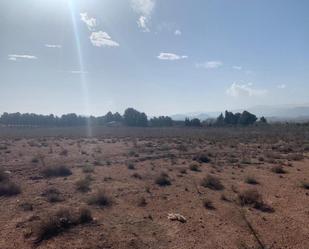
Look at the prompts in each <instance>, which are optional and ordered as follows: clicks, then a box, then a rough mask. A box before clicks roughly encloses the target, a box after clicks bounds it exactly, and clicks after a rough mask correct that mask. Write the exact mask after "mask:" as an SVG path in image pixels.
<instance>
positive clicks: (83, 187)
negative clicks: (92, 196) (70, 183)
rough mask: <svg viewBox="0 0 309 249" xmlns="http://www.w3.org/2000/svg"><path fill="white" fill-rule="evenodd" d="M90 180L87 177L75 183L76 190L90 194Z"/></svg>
mask: <svg viewBox="0 0 309 249" xmlns="http://www.w3.org/2000/svg"><path fill="white" fill-rule="evenodd" d="M90 181H91V180H90V179H89V177H88V178H87V177H85V178H84V179H80V180H78V181H77V182H75V186H76V189H77V190H78V191H80V192H88V191H89V190H90Z"/></svg>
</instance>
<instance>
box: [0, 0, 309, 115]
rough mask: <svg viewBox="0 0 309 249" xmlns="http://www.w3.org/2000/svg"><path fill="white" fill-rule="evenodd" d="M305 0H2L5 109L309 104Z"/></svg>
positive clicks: (155, 110) (0, 90) (0, 62)
mask: <svg viewBox="0 0 309 249" xmlns="http://www.w3.org/2000/svg"><path fill="white" fill-rule="evenodd" d="M308 11H309V2H308V1H307V0H297V1H295V0H191V1H185V0H183V1H180V0H117V1H116V0H87V1H85V0H44V1H42V0H23V1H20V0H0V32H1V38H0V112H4V111H8V112H15V111H20V112H36V113H44V114H48V113H55V114H62V113H69V112H76V113H78V114H94V115H102V114H105V113H106V112H107V111H109V110H111V111H119V112H121V113H122V112H123V111H124V109H125V108H126V107H135V108H137V109H139V110H141V111H145V112H146V113H148V114H150V115H158V114H164V115H169V114H175V113H186V112H199V111H221V110H225V109H229V110H231V109H238V108H246V107H251V106H255V105H278V104H302V103H308V102H309V84H308V83H309V82H308V79H309V15H308Z"/></svg>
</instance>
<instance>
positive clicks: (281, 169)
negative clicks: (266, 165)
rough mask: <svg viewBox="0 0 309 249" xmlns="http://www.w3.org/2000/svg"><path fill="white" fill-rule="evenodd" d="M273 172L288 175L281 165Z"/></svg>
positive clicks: (272, 169) (273, 168)
mask: <svg viewBox="0 0 309 249" xmlns="http://www.w3.org/2000/svg"><path fill="white" fill-rule="evenodd" d="M271 171H272V172H274V173H276V174H285V173H287V172H286V170H285V169H284V168H283V167H282V166H280V165H278V166H274V167H272V168H271Z"/></svg>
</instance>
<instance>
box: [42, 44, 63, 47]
mask: <svg viewBox="0 0 309 249" xmlns="http://www.w3.org/2000/svg"><path fill="white" fill-rule="evenodd" d="M45 47H47V48H62V46H61V45H58V44H45Z"/></svg>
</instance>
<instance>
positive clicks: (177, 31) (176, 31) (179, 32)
mask: <svg viewBox="0 0 309 249" xmlns="http://www.w3.org/2000/svg"><path fill="white" fill-rule="evenodd" d="M174 34H175V35H181V34H182V33H181V31H180V30H179V29H177V30H175V32H174Z"/></svg>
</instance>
